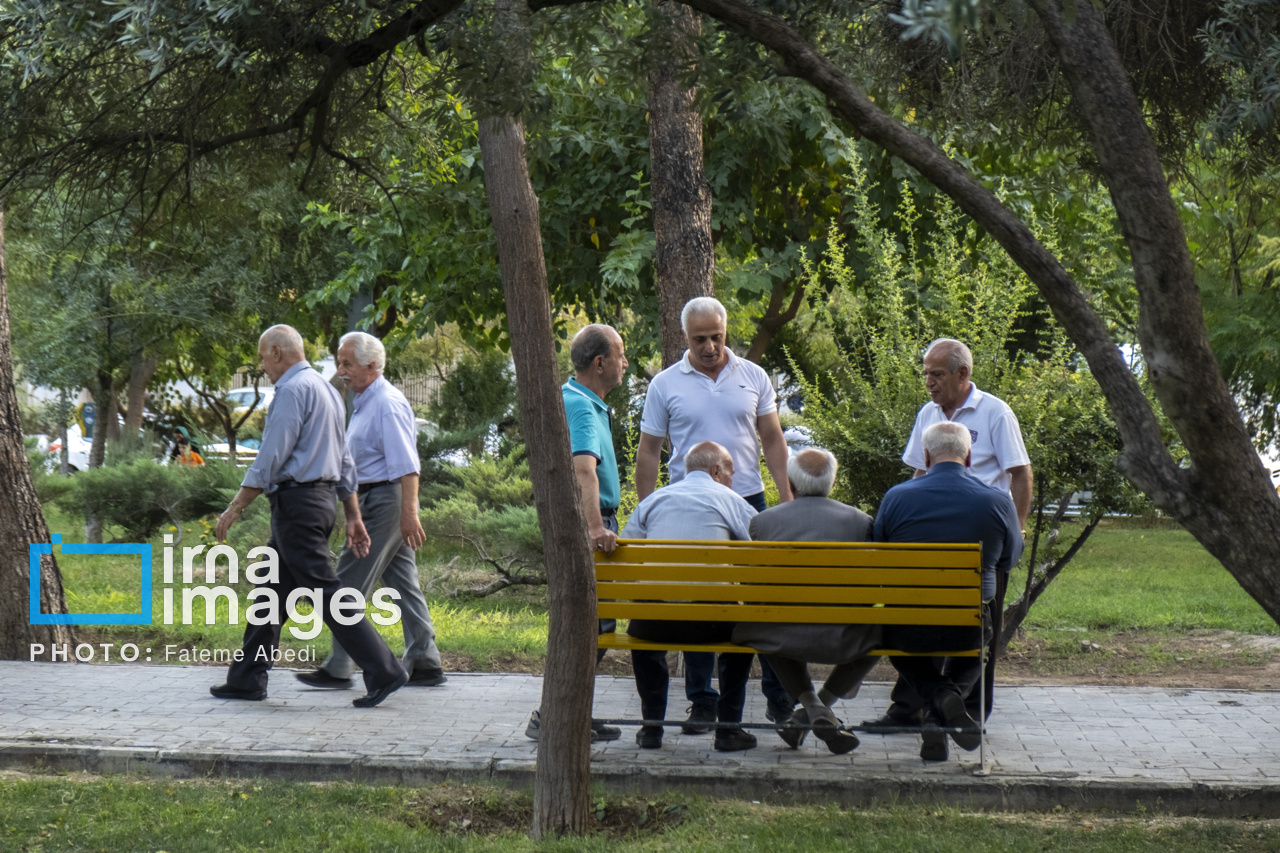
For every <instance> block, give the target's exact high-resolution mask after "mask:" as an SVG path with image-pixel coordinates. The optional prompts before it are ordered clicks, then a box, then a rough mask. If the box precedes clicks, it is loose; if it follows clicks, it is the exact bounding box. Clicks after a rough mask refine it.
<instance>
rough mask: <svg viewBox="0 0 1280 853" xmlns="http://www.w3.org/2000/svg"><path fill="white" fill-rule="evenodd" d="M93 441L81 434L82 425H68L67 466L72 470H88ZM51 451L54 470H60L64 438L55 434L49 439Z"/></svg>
mask: <svg viewBox="0 0 1280 853" xmlns="http://www.w3.org/2000/svg"><path fill="white" fill-rule="evenodd" d="M92 448H93V442H92V441H90V440H89V439H87V438H85V437H84V436H83V435H81V434H80V425H79V424H72V425H71V426H69V427H67V466H68V468H69V469H70V470H71V471H86V470H88V468H89V451H90V450H91V449H92ZM49 453H51V454H53V455H52V462H51V464H52V470H54V471H56V470H58V466H59V465H60V464H61V463H60V462H59V460H60V459H61V458H62V455H61V454H62V438H61V437H60V436H53V437H52V438H50V439H49Z"/></svg>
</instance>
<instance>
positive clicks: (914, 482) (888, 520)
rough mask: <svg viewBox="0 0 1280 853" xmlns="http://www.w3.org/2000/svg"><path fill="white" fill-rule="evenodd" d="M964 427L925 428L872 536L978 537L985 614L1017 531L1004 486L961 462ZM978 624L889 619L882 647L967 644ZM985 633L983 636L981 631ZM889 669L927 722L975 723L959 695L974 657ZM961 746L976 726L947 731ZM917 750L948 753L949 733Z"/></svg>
mask: <svg viewBox="0 0 1280 853" xmlns="http://www.w3.org/2000/svg"><path fill="white" fill-rule="evenodd" d="M970 441H971V439H970V435H969V430H968V429H967V428H965V426H964V425H962V424H957V423H937V424H933V425H932V426H930V427H928V428H927V429H926V430H925V431H924V439H923V441H922V444H923V446H924V464H925V469H926V474H925V475H924V476H923V477H917V478H914V479H911V480H908V481H907V482H905V483H900V484H898V485H896V486H894V487H893V488H892V489H890V490H889V491H888V492H887V493H886V494H885V496H884V500H883V501H881V503H880V509H879V510H878V511H877V512H876V523H875V528H874V530H873V533H874V535H875V540H876V541H877V542H978V543H980V544H981V545H982V599H983V601H984V602H985V606H986V608H987V615H988V618H989V619H990V618H991V617H992V616H993V615H994V613H993V612H992V611H994V610H995V608H996V607H997V606H998V603H997V602H996V601H995V595H996V579H997V577H998V576H999V575H1000V574H1002V573H1008V572H1009V570H1010V569H1012V568H1013V567H1014V565H1016V564H1017V562H1018V558H1019V557H1020V556H1022V536H1021V533H1020V530H1019V526H1018V516H1017V513H1016V512H1015V511H1014V508H1013V500H1012V499H1011V498H1010V497H1009V495H1008V493H1006V492H1002V491H1000V490H998V489H993V488H991V487H990V486H985V485H983V484H982V483H980V482H978V480H977V479H976V478H974V477H971V476H969V475H968V474H967V473H966V471H965V469H966V468H967V467H968V466H969V464H970ZM978 634H979V629H978V628H964V627H937V626H932V627H930V626H919V625H906V626H901V625H892V626H888V627H886V628H885V630H884V643H885V645H886V646H890V647H893V648H898V649H901V650H902V651H904V652H931V651H948V650H957V651H958V650H962V649H972V648H974V647H975V646H976V645H978V644H979V642H981V641H980V640H979V635H978ZM984 639H985V638H984ZM892 661H893V665H894V668H895V669H897V670H898V673H899V675H900V677H901V678H902V680H903V681H905V682H906V684H907V685H908V686H909V687H910V688H911V689H912V691H913V693H914V695H917V696H919V697H920V699H921V703H922V705H923V707H924V709H925V713H926V715H927V716H926V721H928V720H932V721H933V722H936V723H939V724H941V725H947V726H953V727H967V728H971V729H976V727H977V726H978V725H979V724H978V723H976V722H974V719H973V717H972V715H971V714H970V713H969V712H968V711H967V710H966V708H965V701H964V697H965V696H967V695H969V694H970V693H971V692H972V691H973V687H974V685H975V684H976V683H977V682H978V679H979V676H980V675H981V672H982V659H981V658H977V657H893V658H892ZM952 737H953V738H954V739H955V741H956V743H958V744H959V745H960V746H961V747H963V748H964V749H970V750H971V749H977V747H978V743H979V740H978V735H977V733H976V731H975V732H972V733H963V734H953V735H952ZM920 757H921V758H923V759H924V760H926V761H946V760H947V738H946V735H944V734H942V733H941V732H925V733H924V741H923V744H922V746H921V748H920Z"/></svg>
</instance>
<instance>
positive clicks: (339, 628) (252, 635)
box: [227, 486, 404, 690]
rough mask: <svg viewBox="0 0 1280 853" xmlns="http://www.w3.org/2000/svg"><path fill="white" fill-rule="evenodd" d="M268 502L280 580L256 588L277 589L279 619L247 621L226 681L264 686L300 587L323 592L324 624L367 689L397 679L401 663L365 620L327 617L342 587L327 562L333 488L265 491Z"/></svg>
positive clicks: (242, 687)
mask: <svg viewBox="0 0 1280 853" xmlns="http://www.w3.org/2000/svg"><path fill="white" fill-rule="evenodd" d="M268 500H269V501H270V503H271V539H270V541H269V542H268V543H267V544H268V545H269V546H270V547H272V548H274V549H275V551H276V553H277V554H278V555H279V560H280V579H279V581H278V582H276V583H270V584H260V585H258V587H257V589H270V590H272V591H273V592H274V593H275V595H276V601H277V602H279V613H280V620H281V621H277V622H270V623H268V624H265V625H253V624H251V623H247V624H246V625H245V629H244V658H243V659H242V660H240V661H235V662H232V664H231V667H230V669H229V670H228V671H227V684H228V685H229V686H231V687H235V688H238V689H240V690H261V689H265V688H266V686H267V672H268V670H270V669H271V660H272V657H273V656H274V653H275V651H276V649H277V648H278V647H279V645H280V628H281V625H282V624H283V620H285V619H287V618H288V613H287V612H286V609H285V604H286V602H287V601H288V599H289V593H291V592H293V590H295V589H300V588H305V589H319V590H320V591H321V593H322V595H323V596H324V598H323V602H324V605H323V615H324V623H325V624H326V625H328V626H329V630H330V631H332V632H333V638H334V640H335V641H337V642H339V643H341V644H342V648H344V649H346V651H347V653H348V654H349V655H351V659H352V660H354V661H355V662H356V665H357V666H359V667H360V668H361V669H363V670H364V685H365V688H366V689H369V690H372V689H376V688H378V687H382V686H383V685H385V684H387V683H388V682H391V681H394V680H395V679H397V678H399V677H400V675H401V674H402V673H403V672H404V667H402V666H401V665H400V661H399V660H397V659H396V656H395V655H393V654H392V653H391V650H390V649H389V648H387V644H386V643H385V642H383V640H382V637H380V636H378V632H377V631H375V630H374V628H373V626H372V625H370V624H369V620H368V619H366V618H361V620H360V621H359V622H357V623H356V624H354V625H343V624H342V623H340V622H338V621H337V620H335V619H334V618H333V617H332V616H331V615H330V607H329V605H330V602H331V601H332V600H333V596H334V595H336V594H337V592H338V590H339V589H341V588H342V585H341V583H340V582H339V580H338V576H337V575H336V574H334V571H333V568H332V567H331V566H330V565H329V534H330V533H332V532H333V522H334V518H335V514H336V513H335V509H334V490H333V486H316V487H311V488H307V487H299V488H293V489H283V490H280V491H277V492H276V493H275V494H272V495H269V496H268ZM282 545H283V546H284V547H283V548H282V547H281V546H282Z"/></svg>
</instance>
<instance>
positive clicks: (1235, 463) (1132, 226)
mask: <svg viewBox="0 0 1280 853" xmlns="http://www.w3.org/2000/svg"><path fill="white" fill-rule="evenodd" d="M681 2H683V3H685V4H686V5H688V6H691V7H693V8H695V9H698V10H700V11H702V12H705V13H706V14H709V15H711V16H713V17H715V18H717V19H719V20H721V21H724V22H725V23H726V24H728V25H730V26H732V27H733V28H734V29H737V30H739V31H741V32H743V33H745V34H746V35H747V36H749V37H750V38H752V39H754V40H755V41H757V42H759V43H760V44H762V45H764V46H766V47H768V48H769V49H771V50H773V51H774V52H775V53H777V54H778V55H779V56H780V57H781V58H782V60H783V62H784V64H785V66H786V71H787V73H789V74H792V75H794V76H798V77H800V78H802V79H804V80H806V81H808V82H809V83H810V84H812V85H813V86H814V87H815V88H817V89H818V90H819V91H821V92H822V93H823V94H824V95H825V96H826V97H827V99H828V101H829V102H830V104H831V106H832V108H833V109H834V110H835V112H836V113H837V114H838V115H840V116H841V117H842V118H843V119H844V120H845V121H847V122H849V124H850V125H851V126H852V127H853V128H854V129H855V130H856V131H857V132H858V133H859V134H861V135H863V136H865V137H867V138H868V139H870V140H871V141H873V142H875V143H876V144H877V145H880V146H881V147H882V148H884V149H885V150H886V151H888V152H889V153H891V154H894V155H895V156H897V157H899V158H901V159H902V160H903V161H905V162H906V163H908V164H910V165H911V166H913V167H914V168H916V169H917V170H919V171H920V172H921V174H923V175H924V176H925V177H926V178H928V179H929V180H930V181H932V182H933V183H934V184H935V185H936V186H937V187H938V188H939V189H941V190H942V191H943V192H945V193H946V194H947V195H948V196H950V197H951V198H952V199H953V200H954V201H955V202H956V204H957V205H958V206H959V207H960V209H961V210H963V211H964V212H965V213H966V214H968V215H969V216H971V217H972V218H973V219H974V221H975V222H977V223H978V225H980V226H981V227H982V228H984V229H986V230H987V231H988V232H989V233H990V234H991V235H992V236H993V237H994V238H995V239H996V240H997V241H998V242H999V243H1000V245H1001V246H1002V247H1003V248H1004V249H1005V251H1006V252H1008V253H1009V256H1010V257H1011V258H1012V259H1013V260H1014V262H1015V263H1017V264H1018V266H1019V267H1021V268H1022V270H1023V271H1024V272H1026V274H1027V276H1028V277H1029V278H1030V279H1031V280H1032V281H1033V282H1034V283H1035V284H1036V286H1037V288H1038V289H1039V291H1040V294H1041V295H1042V296H1043V297H1044V299H1045V301H1046V302H1047V303H1048V304H1049V306H1050V308H1051V309H1052V310H1053V313H1054V316H1055V317H1056V318H1057V319H1058V321H1059V322H1060V323H1062V325H1063V328H1064V329H1065V330H1066V332H1067V334H1068V335H1069V336H1070V337H1071V339H1072V341H1073V342H1074V343H1075V344H1076V346H1077V347H1079V349H1080V350H1081V352H1082V353H1084V355H1085V358H1086V359H1087V360H1088V362H1089V370H1090V371H1091V372H1092V373H1093V375H1094V377H1095V378H1096V379H1097V381H1098V384H1099V386H1100V387H1101V388H1102V391H1103V393H1104V394H1105V396H1106V398H1107V403H1108V405H1109V407H1110V409H1111V413H1112V415H1113V416H1114V418H1115V420H1116V424H1117V426H1118V427H1119V429H1120V434H1121V437H1122V439H1123V441H1124V451H1123V453H1122V455H1121V458H1120V461H1119V466H1120V469H1121V470H1122V471H1123V472H1124V474H1125V475H1126V476H1127V477H1128V478H1129V479H1130V480H1131V481H1132V482H1133V483H1134V485H1136V486H1137V487H1138V488H1139V489H1141V490H1142V491H1144V492H1146V493H1147V495H1148V496H1149V497H1150V498H1151V500H1152V501H1153V502H1154V503H1155V505H1156V506H1158V507H1160V508H1161V509H1163V510H1164V511H1165V512H1167V513H1169V514H1170V515H1171V516H1173V517H1174V518H1175V519H1177V520H1178V521H1179V522H1180V523H1181V524H1183V525H1184V526H1185V527H1186V528H1187V529H1188V530H1189V531H1190V532H1191V533H1192V535H1194V536H1195V537H1196V539H1198V540H1199V541H1200V542H1201V543H1202V544H1203V545H1204V546H1205V547H1206V548H1207V549H1208V551H1209V552H1210V553H1211V554H1213V555H1214V557H1216V558H1217V559H1218V560H1219V561H1221V562H1222V564H1223V566H1224V567H1225V568H1226V569H1227V571H1229V572H1230V573H1231V574H1232V576H1233V577H1235V578H1236V580H1237V581H1239V582H1240V585H1241V586H1242V587H1243V588H1244V590H1245V591H1246V592H1248V593H1249V594H1250V595H1251V596H1253V598H1254V599H1255V600H1257V601H1258V603H1259V604H1261V605H1262V607H1263V608H1264V609H1265V610H1266V611H1267V613H1268V614H1270V615H1271V616H1272V618H1276V619H1280V572H1277V571H1276V562H1277V557H1276V555H1277V554H1280V499H1278V498H1277V496H1276V493H1275V491H1274V490H1273V489H1272V487H1271V484H1270V480H1269V478H1268V476H1267V474H1266V471H1265V470H1264V469H1263V466H1262V463H1261V462H1260V461H1259V459H1258V456H1257V453H1256V452H1255V451H1254V449H1253V446H1252V444H1250V442H1249V438H1248V435H1247V433H1246V431H1245V429H1244V424H1243V422H1242V421H1241V419H1240V415H1239V412H1238V411H1237V408H1236V405H1235V401H1234V399H1233V398H1232V397H1231V394H1230V392H1229V391H1228V389H1227V387H1226V383H1225V382H1224V381H1223V379H1222V376H1221V373H1220V372H1219V370H1218V366H1217V363H1216V361H1215V360H1214V358H1213V353H1212V351H1211V350H1210V349H1209V345H1208V335H1207V333H1206V331H1205V327H1204V318H1203V314H1202V313H1201V309H1200V300H1199V296H1198V291H1197V289H1196V285H1195V277H1194V270H1193V268H1192V265H1191V261H1190V258H1189V256H1188V253H1187V247H1186V239H1185V237H1184V235H1183V233H1182V229H1181V226H1180V224H1179V222H1178V219H1177V216H1176V211H1175V209H1174V205H1173V200H1172V198H1171V196H1170V195H1169V189H1168V185H1167V183H1166V181H1165V178H1164V174H1163V172H1162V170H1161V167H1160V162H1159V159H1158V157H1157V155H1156V152H1155V148H1154V145H1153V144H1152V142H1151V139H1150V136H1149V134H1148V133H1147V128H1146V125H1145V123H1144V121H1143V118H1142V112H1141V109H1140V105H1139V104H1138V102H1137V99H1136V97H1135V96H1134V95H1133V92H1132V90H1131V89H1130V88H1129V85H1128V81H1127V77H1126V75H1125V72H1124V69H1123V68H1122V67H1121V65H1120V60H1119V57H1118V54H1117V52H1116V49H1115V45H1114V43H1113V42H1112V41H1111V38H1110V36H1109V34H1108V33H1107V32H1106V29H1105V27H1104V25H1103V21H1102V18H1101V15H1100V13H1099V11H1098V10H1097V8H1096V7H1095V6H1094V5H1093V4H1091V3H1080V2H1071V3H1070V6H1071V9H1072V10H1073V11H1072V13H1071V14H1067V13H1066V12H1064V11H1063V5H1064V4H1065V3H1067V2H1068V0H1038V2H1035V3H1034V4H1033V5H1034V6H1035V7H1036V11H1037V13H1038V14H1039V15H1040V18H1041V20H1042V21H1043V22H1044V25H1045V28H1046V30H1047V31H1048V32H1049V35H1050V37H1051V39H1052V40H1053V42H1054V45H1055V48H1056V51H1057V53H1058V57H1059V59H1060V60H1061V63H1062V68H1063V71H1064V74H1065V75H1066V78H1067V83H1068V85H1069V86H1070V87H1071V90H1072V94H1073V96H1074V97H1075V99H1076V102H1077V104H1076V106H1077V109H1078V110H1079V111H1080V113H1081V116H1082V117H1083V119H1084V120H1085V122H1086V124H1087V126H1088V128H1089V131H1090V133H1091V134H1092V136H1093V149H1094V152H1095V154H1096V156H1097V157H1098V160H1099V163H1100V165H1101V166H1102V171H1103V174H1104V176H1105V178H1106V180H1107V183H1108V186H1109V187H1110V189H1111V193H1112V200H1113V203H1114V205H1115V207H1116V211H1117V213H1118V214H1119V216H1120V221H1121V226H1122V228H1123V229H1124V234H1125V238H1126V240H1127V241H1128V244H1129V247H1130V251H1131V253H1132V255H1133V266H1134V276H1135V282H1136V284H1137V288H1138V292H1139V300H1140V315H1139V339H1140V341H1141V343H1142V350H1143V359H1144V362H1145V363H1146V365H1147V369H1148V370H1149V371H1150V375H1151V378H1152V384H1153V386H1154V387H1155V389H1156V393H1157V395H1158V397H1159V399H1160V402H1161V404H1162V406H1163V407H1164V409H1165V413H1166V414H1167V415H1168V417H1169V419H1170V420H1171V421H1172V423H1173V424H1174V426H1175V428H1176V429H1177V431H1178V434H1179V436H1180V437H1181V438H1182V441H1183V442H1184V444H1185V445H1186V447H1187V450H1188V456H1189V459H1190V461H1191V466H1190V467H1189V468H1181V467H1179V465H1178V464H1177V463H1176V462H1175V461H1174V460H1173V458H1172V457H1171V456H1170V454H1169V452H1168V451H1167V450H1166V448H1165V446H1164V441H1163V437H1162V434H1161V430H1160V423H1159V421H1158V420H1157V418H1156V414H1155V412H1154V411H1153V410H1152V408H1151V406H1150V405H1149V404H1148V403H1147V401H1146V399H1145V397H1144V396H1143V394H1142V389H1141V388H1140V387H1139V385H1138V382H1137V380H1136V379H1135V377H1134V376H1133V374H1132V373H1130V372H1129V369H1128V366H1127V365H1126V364H1125V362H1124V359H1123V358H1122V357H1121V355H1120V352H1119V349H1118V348H1117V347H1116V345H1115V343H1114V342H1113V341H1112V340H1111V336H1110V334H1109V333H1108V331H1107V327H1106V324H1105V323H1104V322H1103V321H1102V319H1101V318H1100V317H1099V316H1098V314H1097V313H1096V312H1095V311H1094V310H1093V308H1092V307H1091V306H1090V304H1089V301H1088V299H1087V297H1086V296H1085V294H1084V293H1083V292H1082V291H1081V289H1080V287H1079V285H1078V284H1077V283H1076V282H1075V281H1074V280H1073V279H1072V278H1071V276H1070V275H1069V274H1068V273H1067V271H1066V270H1065V269H1064V268H1063V267H1062V264H1061V263H1059V261H1058V259H1057V258H1056V257H1054V255H1053V254H1052V253H1051V252H1049V251H1048V250H1047V249H1046V248H1045V247H1044V246H1043V245H1042V244H1041V243H1040V242H1039V241H1038V240H1036V238H1035V236H1034V235H1033V234H1032V233H1031V231H1030V229H1029V228H1027V226H1026V225H1025V224H1024V223H1023V222H1022V221H1021V220H1019V219H1018V218H1017V217H1016V216H1015V215H1014V214H1013V213H1011V212H1010V211H1009V210H1008V209H1006V208H1005V207H1004V206H1003V205H1001V204H1000V202H999V200H998V199H997V198H996V197H995V195H994V194H993V193H991V192H990V191H989V190H987V189H986V188H985V187H983V186H982V184H981V183H979V182H978V181H977V180H976V179H974V178H973V176H972V175H970V174H969V173H968V172H967V171H966V170H965V169H964V167H963V166H961V165H960V164H959V163H957V162H956V161H954V160H952V159H951V158H950V157H948V156H947V154H946V152H944V151H943V150H942V149H940V148H938V146H936V145H934V144H933V143H932V142H930V141H929V140H928V139H926V138H924V137H923V136H920V135H919V134H916V133H915V132H913V131H911V130H910V129H908V128H907V127H906V126H905V125H903V124H902V123H901V122H899V121H897V120H896V119H894V118H893V117H892V116H890V115H888V114H887V113H885V112H884V111H883V110H881V109H879V108H878V107H877V106H876V105H875V104H874V103H872V101H871V99H870V98H868V97H867V94H866V93H865V92H864V91H863V90H862V89H861V88H860V87H858V86H857V85H855V84H854V83H853V82H852V81H851V80H850V79H849V78H848V77H846V76H845V75H844V74H843V73H842V72H841V71H840V70H839V69H838V68H836V67H835V66H834V65H833V64H832V63H831V62H830V61H828V60H827V59H826V58H825V57H823V56H822V55H820V54H819V53H818V52H817V51H816V50H815V49H814V48H813V47H812V46H811V45H809V44H808V43H807V42H805V41H804V39H802V38H801V37H800V36H799V35H798V34H797V33H796V32H795V31H794V30H792V29H791V28H790V27H788V26H787V25H786V24H785V23H783V22H782V21H780V20H779V19H777V18H774V17H772V16H770V15H768V14H765V13H763V12H760V11H758V10H757V9H754V8H752V7H750V6H747V5H745V4H743V3H740V2H737V0H681Z"/></svg>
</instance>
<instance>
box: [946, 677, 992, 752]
mask: <svg viewBox="0 0 1280 853" xmlns="http://www.w3.org/2000/svg"><path fill="white" fill-rule="evenodd" d="M937 709H938V713H939V714H941V715H942V718H943V719H944V720H945V721H946V725H947V726H950V727H952V728H961V729H969V731H964V732H951V739H952V740H954V741H955V742H956V746H958V747H960V748H961V749H963V750H965V751H966V752H973V751H974V750H975V749H977V748H978V745H979V744H981V743H982V735H981V733H980V731H979V729H978V724H977V723H976V722H974V720H973V717H970V716H969V712H968V711H966V710H965V708H964V700H963V699H961V698H960V694H959V693H952V692H950V691H947V692H945V693H943V694H942V695H941V696H940V697H939V698H938V700H937Z"/></svg>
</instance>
